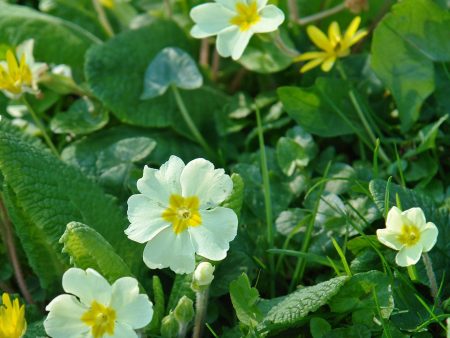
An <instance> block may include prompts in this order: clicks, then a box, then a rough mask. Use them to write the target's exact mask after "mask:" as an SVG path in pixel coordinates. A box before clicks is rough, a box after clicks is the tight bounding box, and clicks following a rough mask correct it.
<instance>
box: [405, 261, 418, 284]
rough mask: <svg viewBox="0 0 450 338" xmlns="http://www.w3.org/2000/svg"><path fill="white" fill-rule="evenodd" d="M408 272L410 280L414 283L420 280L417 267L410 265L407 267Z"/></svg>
mask: <svg viewBox="0 0 450 338" xmlns="http://www.w3.org/2000/svg"><path fill="white" fill-rule="evenodd" d="M406 270H407V271H408V276H409V279H411V280H412V281H413V282H415V281H417V280H418V279H419V278H418V277H417V271H416V266H415V265H408V266H407V267H406Z"/></svg>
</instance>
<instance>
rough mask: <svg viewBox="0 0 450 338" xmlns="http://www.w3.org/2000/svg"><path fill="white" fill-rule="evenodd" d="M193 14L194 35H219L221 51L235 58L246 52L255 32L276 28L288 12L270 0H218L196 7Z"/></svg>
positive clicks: (224, 54)
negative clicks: (270, 2)
mask: <svg viewBox="0 0 450 338" xmlns="http://www.w3.org/2000/svg"><path fill="white" fill-rule="evenodd" d="M190 15H191V18H192V20H194V22H195V26H194V27H193V28H192V30H191V35H192V36H193V37H194V38H199V39H202V38H206V37H209V36H213V35H217V42H216V45H217V51H218V52H219V54H220V55H221V56H223V57H228V56H231V57H232V58H233V60H237V59H239V58H240V57H241V56H242V53H243V52H244V49H245V47H247V45H248V43H249V41H250V38H251V37H252V36H253V34H255V33H268V32H273V31H275V30H277V29H278V26H280V25H281V24H282V23H283V21H284V13H283V12H282V11H281V10H280V9H279V8H278V7H276V6H274V5H267V0H216V2H214V3H206V4H201V5H198V6H196V7H194V8H192V10H191V13H190Z"/></svg>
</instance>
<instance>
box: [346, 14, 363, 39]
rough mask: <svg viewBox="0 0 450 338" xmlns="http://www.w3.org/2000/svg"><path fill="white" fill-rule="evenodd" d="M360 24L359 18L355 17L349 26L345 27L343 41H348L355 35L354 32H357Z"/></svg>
mask: <svg viewBox="0 0 450 338" xmlns="http://www.w3.org/2000/svg"><path fill="white" fill-rule="evenodd" d="M360 23H361V17H359V16H357V17H355V18H354V19H353V20H352V22H350V25H349V26H348V27H347V30H346V31H345V34H344V40H346V41H350V40H351V38H352V37H353V35H355V33H356V31H357V30H358V27H359V24H360Z"/></svg>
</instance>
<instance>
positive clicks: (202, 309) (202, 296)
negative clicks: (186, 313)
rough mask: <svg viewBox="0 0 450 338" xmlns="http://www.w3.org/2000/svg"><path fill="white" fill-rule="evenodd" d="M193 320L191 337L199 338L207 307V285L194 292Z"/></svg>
mask: <svg viewBox="0 0 450 338" xmlns="http://www.w3.org/2000/svg"><path fill="white" fill-rule="evenodd" d="M195 296H196V298H195V322H194V332H193V334H192V338H200V337H201V336H202V334H203V327H204V325H205V319H206V310H207V309H208V296H209V287H208V288H206V289H205V290H202V291H198V292H196V293H195Z"/></svg>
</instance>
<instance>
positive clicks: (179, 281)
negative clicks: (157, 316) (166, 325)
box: [166, 274, 195, 312]
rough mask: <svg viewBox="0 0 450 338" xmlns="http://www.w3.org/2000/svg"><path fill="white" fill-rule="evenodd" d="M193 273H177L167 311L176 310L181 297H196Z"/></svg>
mask: <svg viewBox="0 0 450 338" xmlns="http://www.w3.org/2000/svg"><path fill="white" fill-rule="evenodd" d="M191 282H192V274H186V275H176V276H175V280H174V281H173V285H172V290H171V291H170V296H169V301H168V302H167V308H166V312H169V311H171V310H174V309H175V307H176V306H177V304H178V301H179V300H180V299H181V297H183V296H186V297H189V298H190V299H192V300H194V299H195V293H194V291H192V289H191Z"/></svg>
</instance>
